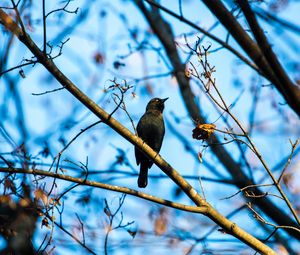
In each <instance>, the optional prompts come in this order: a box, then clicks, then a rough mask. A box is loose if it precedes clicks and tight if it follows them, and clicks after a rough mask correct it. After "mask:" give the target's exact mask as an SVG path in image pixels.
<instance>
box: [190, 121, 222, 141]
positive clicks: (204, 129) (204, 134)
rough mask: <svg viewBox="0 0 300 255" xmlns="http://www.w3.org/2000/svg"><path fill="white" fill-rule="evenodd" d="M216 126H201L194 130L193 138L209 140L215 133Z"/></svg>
mask: <svg viewBox="0 0 300 255" xmlns="http://www.w3.org/2000/svg"><path fill="white" fill-rule="evenodd" d="M215 128H216V125H214V124H199V125H197V126H196V127H195V128H194V129H193V138H194V139H197V140H207V139H208V138H209V137H210V136H211V134H212V133H213V132H214V131H215Z"/></svg>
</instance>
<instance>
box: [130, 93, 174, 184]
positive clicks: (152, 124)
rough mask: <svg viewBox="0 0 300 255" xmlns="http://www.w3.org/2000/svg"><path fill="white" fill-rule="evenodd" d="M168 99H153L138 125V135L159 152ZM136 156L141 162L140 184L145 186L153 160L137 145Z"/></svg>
mask: <svg viewBox="0 0 300 255" xmlns="http://www.w3.org/2000/svg"><path fill="white" fill-rule="evenodd" d="M167 99H168V98H164V99H160V98H153V99H151V100H150V101H149V103H148V104H147V107H146V112H145V113H144V115H143V116H142V117H141V119H140V120H139V122H138V125H137V134H138V136H139V137H140V138H142V139H143V141H144V142H145V143H146V144H148V145H149V146H150V147H151V148H152V149H153V150H155V151H156V152H157V153H158V152H159V151H160V148H161V145H162V141H163V139H164V135H165V123H164V119H163V115H162V113H163V110H164V108H165V105H164V103H165V101H166V100H167ZM135 158H136V163H137V165H139V164H141V166H140V174H139V178H138V186H139V187H140V188H145V187H146V186H147V184H148V169H149V168H151V166H152V165H153V162H152V161H151V160H150V159H148V158H147V157H146V156H145V155H144V154H143V153H142V152H141V151H140V150H139V149H138V148H137V147H135Z"/></svg>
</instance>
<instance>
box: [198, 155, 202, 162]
mask: <svg viewBox="0 0 300 255" xmlns="http://www.w3.org/2000/svg"><path fill="white" fill-rule="evenodd" d="M198 159H199V161H200V163H202V162H203V158H202V153H201V152H198Z"/></svg>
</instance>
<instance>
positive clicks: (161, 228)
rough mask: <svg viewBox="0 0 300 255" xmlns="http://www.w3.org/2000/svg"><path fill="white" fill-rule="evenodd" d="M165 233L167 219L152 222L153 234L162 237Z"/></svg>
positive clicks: (159, 218)
mask: <svg viewBox="0 0 300 255" xmlns="http://www.w3.org/2000/svg"><path fill="white" fill-rule="evenodd" d="M166 231H167V219H166V218H165V217H158V218H157V219H156V220H155V222H154V232H155V234H156V235H159V236H160V235H163V234H164V233H165V232H166Z"/></svg>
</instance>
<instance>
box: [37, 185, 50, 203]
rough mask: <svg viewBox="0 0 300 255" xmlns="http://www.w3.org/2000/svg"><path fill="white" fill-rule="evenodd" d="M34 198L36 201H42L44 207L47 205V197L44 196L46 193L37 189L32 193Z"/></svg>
mask: <svg viewBox="0 0 300 255" xmlns="http://www.w3.org/2000/svg"><path fill="white" fill-rule="evenodd" d="M34 196H35V198H36V199H37V200H39V199H40V200H42V202H43V203H44V205H48V196H47V195H46V193H45V192H44V191H43V190H42V189H40V188H38V189H36V190H35V191H34Z"/></svg>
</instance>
